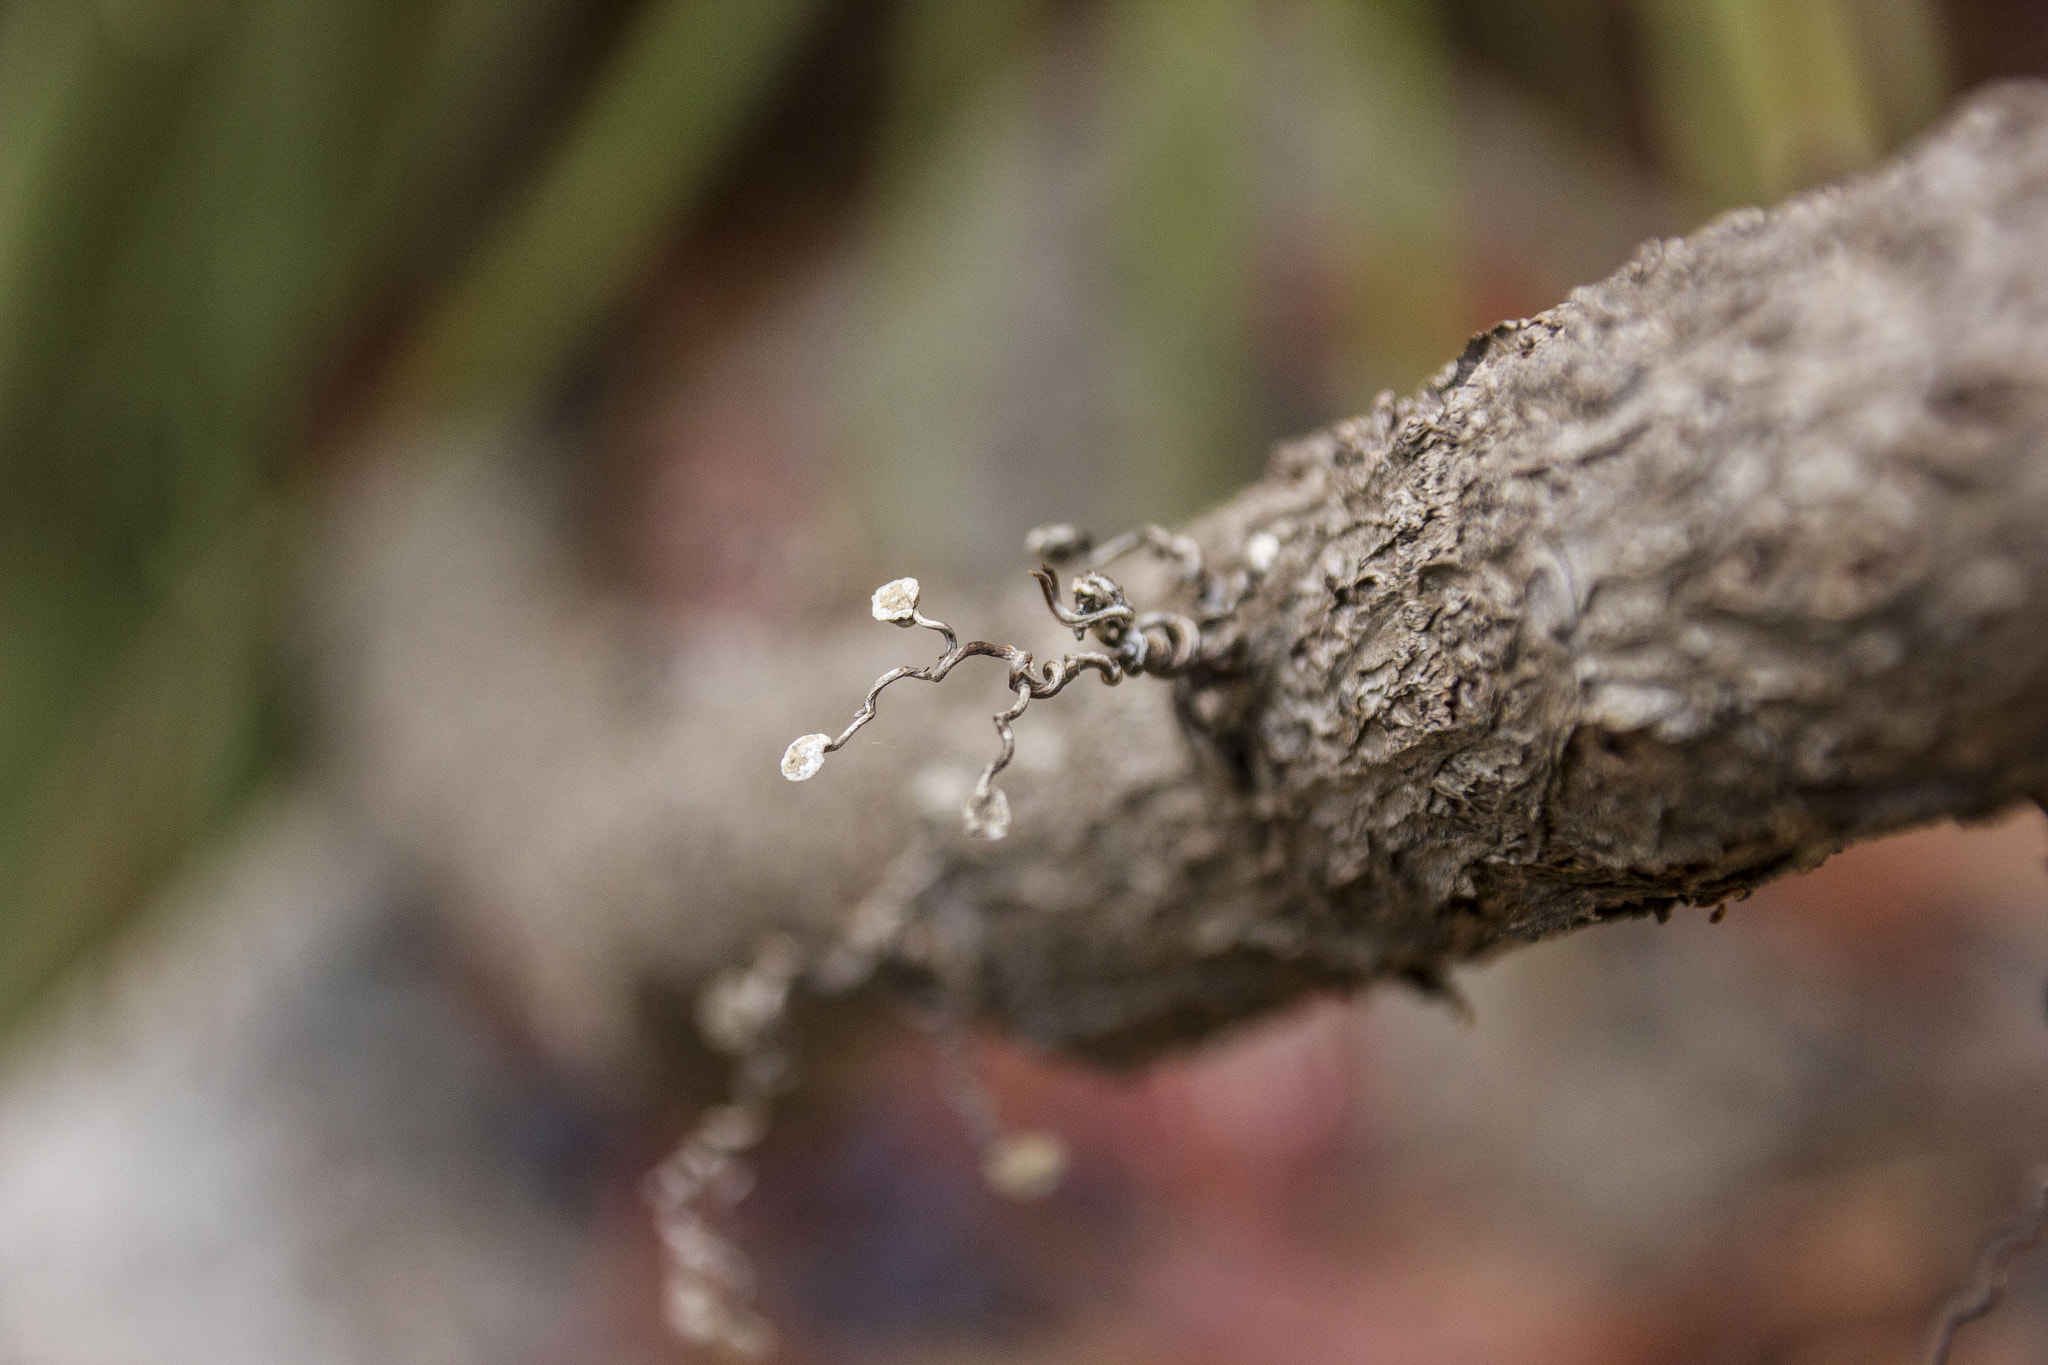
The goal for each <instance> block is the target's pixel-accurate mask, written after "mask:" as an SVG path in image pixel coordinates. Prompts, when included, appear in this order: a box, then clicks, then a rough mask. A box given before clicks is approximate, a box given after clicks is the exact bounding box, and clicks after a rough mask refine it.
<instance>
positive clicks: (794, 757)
mask: <svg viewBox="0 0 2048 1365" xmlns="http://www.w3.org/2000/svg"><path fill="white" fill-rule="evenodd" d="M831 742H832V736H830V735H803V736H801V737H799V738H797V739H794V740H791V741H790V745H789V747H788V748H787V749H784V750H783V751H782V775H783V776H784V777H786V778H788V779H789V780H790V781H792V782H802V781H804V780H805V779H806V778H812V777H816V776H817V775H818V769H820V768H822V767H824V766H825V746H826V745H827V744H830V743H831Z"/></svg>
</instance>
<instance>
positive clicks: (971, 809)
mask: <svg viewBox="0 0 2048 1365" xmlns="http://www.w3.org/2000/svg"><path fill="white" fill-rule="evenodd" d="M962 814H963V815H964V816H965V817H966V822H967V832H968V833H969V834H972V835H976V836H978V837H979V838H983V839H1000V838H1002V837H1003V836H1004V835H1006V834H1008V833H1009V832H1010V798H1009V797H1007V796H1005V795H1003V789H1002V788H1001V787H990V788H989V789H988V795H987V796H984V797H982V798H980V799H979V800H976V799H975V798H974V797H971V796H970V797H968V798H967V809H966V810H965V811H963V812H962Z"/></svg>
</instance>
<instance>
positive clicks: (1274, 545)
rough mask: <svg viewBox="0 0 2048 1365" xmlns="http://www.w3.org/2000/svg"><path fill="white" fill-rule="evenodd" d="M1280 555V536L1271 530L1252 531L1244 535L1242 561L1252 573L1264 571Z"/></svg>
mask: <svg viewBox="0 0 2048 1365" xmlns="http://www.w3.org/2000/svg"><path fill="white" fill-rule="evenodd" d="M1279 557H1280V537H1278V536H1276V535H1274V534H1273V533H1272V532H1271V531H1254V532H1253V533H1252V534H1251V535H1249V536H1246V537H1245V541H1244V562H1245V566H1246V567H1247V568H1249V569H1250V570H1251V571H1252V572H1253V573H1264V572H1265V571H1266V570H1268V569H1270V568H1272V567H1273V561H1274V560H1276V559H1278V558H1279Z"/></svg>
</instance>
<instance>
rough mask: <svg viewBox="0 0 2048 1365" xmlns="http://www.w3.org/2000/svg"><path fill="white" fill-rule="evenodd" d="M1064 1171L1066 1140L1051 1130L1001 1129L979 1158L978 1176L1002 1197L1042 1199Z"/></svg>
mask: <svg viewBox="0 0 2048 1365" xmlns="http://www.w3.org/2000/svg"><path fill="white" fill-rule="evenodd" d="M1066 1174H1067V1144H1066V1143H1064V1142H1062V1141H1060V1140H1059V1138H1058V1137H1056V1136H1054V1135H1053V1134H1051V1133H1005V1134H1003V1135H1002V1136H1001V1137H999V1138H997V1139H996V1140H995V1141H994V1142H992V1143H990V1144H989V1148H988V1151H987V1152H985V1153H983V1155H982V1158H981V1178H982V1179H983V1180H986V1181H987V1182H988V1186H989V1188H990V1189H992V1190H994V1191H995V1192H996V1193H997V1194H1000V1195H1002V1196H1003V1197H1004V1198H1005V1199H1043V1198H1045V1196H1047V1195H1049V1194H1051V1193H1052V1192H1053V1191H1054V1190H1057V1189H1058V1188H1059V1187H1060V1181H1061V1180H1063V1179H1065V1178H1066Z"/></svg>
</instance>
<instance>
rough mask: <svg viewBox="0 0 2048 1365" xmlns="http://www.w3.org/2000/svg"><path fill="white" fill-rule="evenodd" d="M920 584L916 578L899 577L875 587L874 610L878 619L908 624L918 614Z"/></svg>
mask: <svg viewBox="0 0 2048 1365" xmlns="http://www.w3.org/2000/svg"><path fill="white" fill-rule="evenodd" d="M917 595H918V586H917V580H916V579H915V578H898V579H896V580H894V581H892V582H888V583H884V584H883V585H882V586H881V587H879V588H876V589H875V597H874V605H873V610H874V613H875V619H876V620H877V621H893V622H895V623H896V624H897V625H899V626H907V625H909V624H910V623H911V620H912V618H914V617H915V616H916V615H917Z"/></svg>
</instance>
